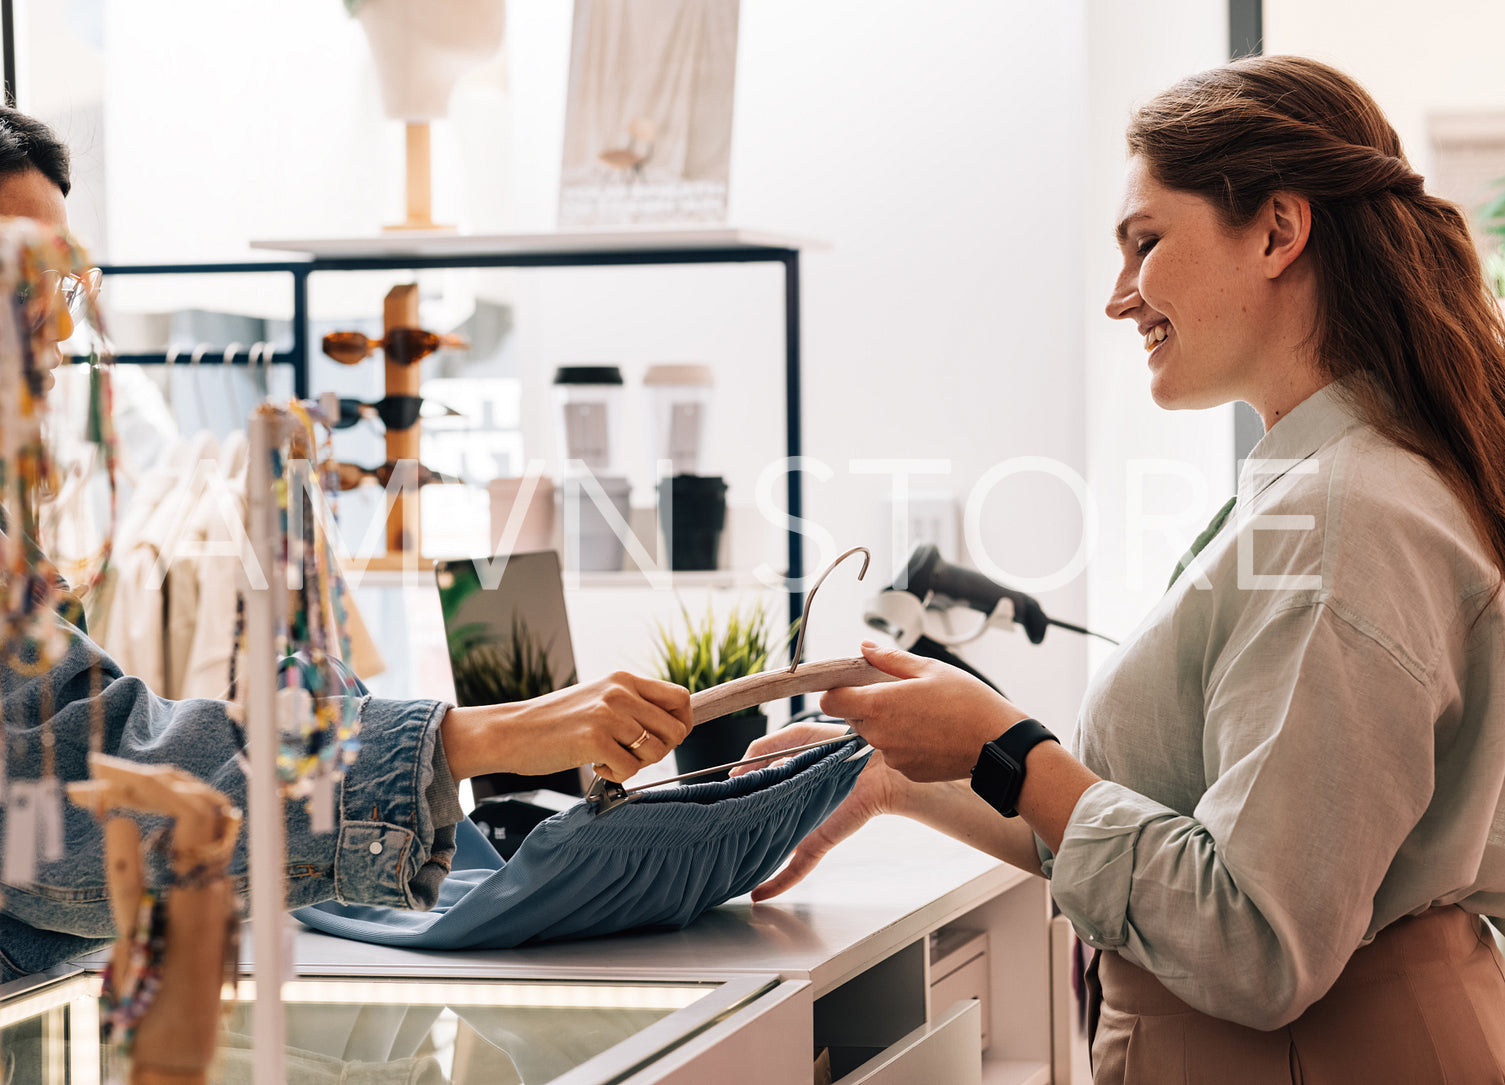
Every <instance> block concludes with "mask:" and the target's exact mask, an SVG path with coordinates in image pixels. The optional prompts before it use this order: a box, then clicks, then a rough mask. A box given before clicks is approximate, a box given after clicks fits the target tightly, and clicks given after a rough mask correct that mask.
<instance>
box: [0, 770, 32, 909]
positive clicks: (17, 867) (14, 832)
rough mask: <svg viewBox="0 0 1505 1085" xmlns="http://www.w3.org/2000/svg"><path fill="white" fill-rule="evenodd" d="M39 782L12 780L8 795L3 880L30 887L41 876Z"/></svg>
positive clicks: (0, 870) (0, 869)
mask: <svg viewBox="0 0 1505 1085" xmlns="http://www.w3.org/2000/svg"><path fill="white" fill-rule="evenodd" d="M36 792H37V782H36V781H35V780H12V781H11V782H10V786H9V787H7V788H6V793H5V859H4V862H3V863H0V879H3V880H4V881H5V884H6V885H30V884H31V883H32V882H34V881H36V877H37V803H36V799H37V794H36Z"/></svg>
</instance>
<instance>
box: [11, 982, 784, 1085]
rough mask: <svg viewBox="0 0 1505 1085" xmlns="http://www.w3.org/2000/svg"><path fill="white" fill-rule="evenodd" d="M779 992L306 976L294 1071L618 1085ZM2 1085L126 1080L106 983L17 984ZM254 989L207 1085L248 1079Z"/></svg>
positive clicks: (688, 985) (510, 1084)
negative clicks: (104, 1019)
mask: <svg viewBox="0 0 1505 1085" xmlns="http://www.w3.org/2000/svg"><path fill="white" fill-rule="evenodd" d="M776 986H778V981H777V980H774V979H769V978H767V977H730V978H727V979H725V980H720V981H694V982H643V983H636V982H618V981H602V982H596V981H591V980H446V979H390V980H387V979H354V978H349V977H302V978H299V979H297V980H295V981H293V982H291V983H288V984H287V985H286V987H285V988H284V991H283V1002H284V1004H285V1008H286V1022H287V1056H286V1073H287V1080H288V1081H289V1082H297V1083H300V1085H322V1083H325V1082H328V1083H331V1085H333V1083H342V1085H359V1083H362V1082H366V1083H370V1085H378V1083H383V1085H385V1083H389V1082H405V1083H409V1085H465V1083H481V1082H485V1083H486V1085H523V1083H526V1085H534V1083H536V1082H561V1083H563V1082H571V1083H574V1082H579V1083H582V1085H583V1083H586V1082H613V1081H620V1080H623V1079H624V1078H626V1077H628V1076H630V1075H631V1074H633V1073H635V1072H637V1071H638V1070H641V1069H642V1068H643V1067H645V1066H648V1065H650V1064H652V1063H653V1062H654V1060H656V1059H658V1058H659V1057H661V1056H662V1055H664V1054H665V1053H667V1052H669V1051H672V1050H674V1049H675V1048H678V1047H680V1046H681V1045H683V1044H685V1043H687V1042H688V1041H690V1040H692V1039H694V1038H695V1037H696V1036H698V1035H699V1034H701V1033H702V1032H704V1031H706V1030H707V1029H709V1028H711V1027H712V1026H714V1025H716V1024H717V1023H719V1022H721V1021H723V1020H725V1019H726V1018H727V1017H728V1016H729V1015H731V1014H735V1013H736V1012H737V1011H738V1010H740V1009H742V1008H743V1007H745V1006H749V1005H751V1004H752V1003H753V1002H755V1001H756V1000H757V999H759V998H760V997H761V996H763V995H764V994H766V993H768V992H769V991H771V990H772V989H773V988H775V987H776ZM11 988H12V990H11V993H9V995H8V996H7V997H5V998H4V999H3V1000H0V1066H3V1073H0V1080H3V1081H4V1082H39V1083H42V1085H64V1083H66V1085H100V1083H101V1082H103V1081H108V1080H115V1079H116V1077H117V1075H118V1074H119V1072H120V1071H121V1070H122V1069H123V1068H122V1066H121V1065H120V1064H119V1059H118V1057H117V1056H116V1055H115V1054H114V1053H113V1052H112V1051H110V1050H109V1049H106V1048H103V1047H101V1046H100V1044H99V1041H98V1036H99V1010H98V1001H97V999H98V995H99V977H98V975H97V974H94V973H87V972H78V973H74V974H72V975H70V976H65V977H62V978H49V979H40V978H39V979H35V980H30V981H26V982H25V983H23V984H13V985H11ZM255 997H256V992H255V986H254V984H253V983H252V982H250V981H249V980H247V981H243V982H241V983H240V984H239V986H238V987H237V989H236V991H235V998H234V999H233V1000H231V1001H227V1002H226V1006H225V1015H224V1022H225V1027H224V1029H223V1031H222V1033H221V1044H220V1055H219V1058H218V1059H217V1060H216V1065H215V1067H214V1069H213V1072H212V1073H211V1075H210V1080H211V1081H214V1082H223V1083H226V1085H232V1083H240V1082H249V1081H250V1080H251V1078H252V1062H253V1059H254V1047H253V1045H252V1039H251V1035H250V1032H251V1027H250V1007H251V1004H252V1003H253V1002H254V1000H255Z"/></svg>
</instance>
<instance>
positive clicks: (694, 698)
mask: <svg viewBox="0 0 1505 1085" xmlns="http://www.w3.org/2000/svg"><path fill="white" fill-rule="evenodd" d="M859 550H860V551H862V553H863V555H864V560H863V563H862V569H861V571H859V572H858V574H857V579H858V580H861V579H862V577H863V574H865V573H866V572H867V566H868V562H869V561H870V560H872V554H871V553H870V552H869V551H868V549H867V547H865V546H856V547H853V548H852V549H851V550H848V551H846V553H844V554H842V555H841V556H840V557H838V558H837V559H836V560H835V561H833V562H832V563H831V564H830V565H828V566H826V569H825V571H824V572H822V573H821V574H820V577H819V579H817V580H816V581H815V585H814V586H813V587H812V588H811V589H810V594H809V595H807V596H806V597H805V611H804V614H803V615H802V616H801V618H800V632H799V639H798V640H797V641H796V642H795V645H794V653H793V662H792V663H790V665H789V666H788V667H787V668H782V667H781V668H780V669H779V670H776V671H763V672H762V673H760V674H750V675H748V676H746V677H745V678H738V679H735V680H733V681H731V682H726V683H724V684H722V685H719V686H716V687H714V688H713V689H703V690H701V691H700V692H699V693H693V694H691V695H690V719H691V720H692V721H693V725H694V726H696V727H699V726H700V725H701V724H703V723H709V722H710V721H711V720H715V719H720V718H721V717H722V716H730V715H734V714H735V713H737V712H741V711H742V710H743V709H747V708H753V707H755V706H757V705H760V704H766V703H767V702H769V701H777V700H781V699H783V698H785V697H794V696H797V695H799V694H803V693H824V692H825V691H826V690H828V689H840V688H842V687H845V686H870V685H873V684H874V683H876V682H892V681H896V679H895V678H894V676H893V675H890V674H885V673H884V672H882V671H880V670H879V669H878V668H877V667H874V666H873V665H872V664H871V663H869V662H868V661H867V660H866V659H863V658H862V657H861V656H854V657H851V658H846V659H823V660H820V661H819V662H817V663H807V664H805V665H804V666H803V667H801V666H800V665H799V658H800V649H801V648H802V647H803V646H804V643H805V630H806V628H808V626H809V618H810V604H811V603H812V602H814V600H815V593H816V592H817V591H818V590H819V589H820V586H821V583H822V581H824V580H825V579H826V577H827V576H828V575H830V572H831V570H832V569H834V568H836V566H838V565H840V564H841V563H842V562H843V561H844V560H846V558H848V557H850V556H851V555H852V554H855V553H857V551H859ZM854 734H856V732H855V731H853V730H852V729H851V728H847V731H846V733H845V734H841V735H835V736H833V737H831V738H824V739H821V740H820V741H819V742H810V743H807V744H805V745H804V746H795V747H793V748H792V749H787V750H779V751H778V752H777V753H771V754H763V755H762V756H761V757H745V758H743V759H742V760H740V761H730V762H728V763H726V764H725V765H713V766H711V767H710V768H708V769H699V770H697V771H695V772H684V773H681V774H680V775H678V776H670V777H668V778H667V779H664V780H655V781H653V782H652V783H649V784H641V785H639V786H637V787H630V788H629V787H623V786H622V785H621V784H619V783H617V782H616V781H615V780H608V779H606V778H604V777H601V776H597V777H596V780H595V782H594V783H592V784H591V786H590V790H589V791H587V792H586V794H585V801H586V802H587V803H588V804H590V806H591V807H592V809H594V811H595V813H596V815H597V816H600V815H603V814H607V813H609V812H611V811H612V810H615V809H616V808H617V807H618V806H621V805H622V804H623V803H627V802H631V801H632V799H633V796H635V795H637V794H638V793H639V792H642V791H646V790H648V789H649V788H651V787H662V786H663V785H665V784H672V783H677V782H678V781H680V780H689V779H693V778H694V777H697V776H709V775H711V774H712V773H717V772H725V771H726V770H727V769H732V768H737V767H738V766H741V765H753V764H757V763H758V762H760V761H772V760H774V759H775V758H781V757H788V756H790V755H791V754H796V753H802V752H803V751H805V750H813V749H815V748H816V747H818V746H830V745H833V744H835V743H838V742H845V741H847V739H849V738H851V737H852V736H853V735H854ZM859 752H860V751H859Z"/></svg>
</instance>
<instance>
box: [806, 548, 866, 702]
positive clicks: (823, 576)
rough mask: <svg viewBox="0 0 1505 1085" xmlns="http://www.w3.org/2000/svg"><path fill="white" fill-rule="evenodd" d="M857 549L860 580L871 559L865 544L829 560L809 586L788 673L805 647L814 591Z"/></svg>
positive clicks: (858, 577) (864, 574)
mask: <svg viewBox="0 0 1505 1085" xmlns="http://www.w3.org/2000/svg"><path fill="white" fill-rule="evenodd" d="M859 550H860V551H862V568H861V569H859V570H857V579H858V580H861V579H862V578H863V577H864V576H866V575H867V567H868V563H869V562H870V561H872V560H873V554H872V551H871V550H869V549H868V548H867V547H865V546H854V547H852V549H850V550H848V551H846V552H845V553H844V554H841V555H839V556H838V557H837V559H836V560H835V561H833V562H831V564H830V565H827V566H826V568H825V571H823V572H822V573H821V574H820V576H818V577H816V579H815V583H814V585H812V586H811V588H810V594H808V595H806V596H805V612H804V613H803V614H801V615H800V633H799V639H798V640H796V641H795V642H794V654H793V655H792V656H790V657H789V673H790V674H793V673H794V672H795V669H796V668H797V667H799V665H800V653H801V652H803V651H804V648H805V630H807V629H809V628H810V604H811V603H813V602H815V593H816V592H818V591H820V586H821V584H823V583H824V582H825V579H826V577H828V576H830V575H831V570H832V569H834V568H836V566H838V565H840V564H841V563H842V562H844V561H846V560H847V558H849V557H851V556H852V555H853V554H855V553H857V552H858V551H859Z"/></svg>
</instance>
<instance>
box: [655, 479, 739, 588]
mask: <svg viewBox="0 0 1505 1085" xmlns="http://www.w3.org/2000/svg"><path fill="white" fill-rule="evenodd" d="M658 518H659V524H660V526H661V527H662V528H663V530H664V538H665V539H666V540H667V541H668V543H669V568H670V569H672V570H674V571H675V572H689V571H692V570H706V569H714V568H716V558H717V556H718V555H719V554H720V553H721V531H722V529H723V528H724V527H725V526H726V480H725V479H722V478H720V477H719V476H715V475H675V476H674V477H673V478H666V479H663V480H661V481H660V482H659V484H658Z"/></svg>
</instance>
